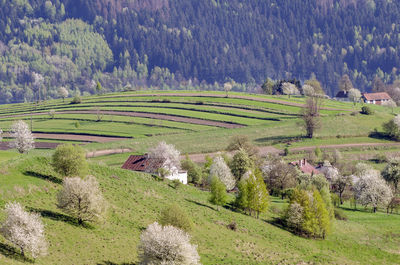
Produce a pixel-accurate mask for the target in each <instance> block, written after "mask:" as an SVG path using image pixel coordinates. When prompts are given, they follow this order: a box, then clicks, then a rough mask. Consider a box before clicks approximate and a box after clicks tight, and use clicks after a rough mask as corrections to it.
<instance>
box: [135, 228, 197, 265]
mask: <svg viewBox="0 0 400 265" xmlns="http://www.w3.org/2000/svg"><path fill="white" fill-rule="evenodd" d="M139 258H140V262H141V264H146V265H149V264H152V265H161V264H162V265H195V264H200V257H199V254H198V253H197V246H195V245H192V244H190V236H189V235H188V234H187V233H185V232H184V231H182V230H180V229H178V228H175V227H173V226H170V225H167V226H164V227H163V226H161V225H159V224H158V223H157V222H155V223H153V224H151V225H149V226H148V227H147V229H146V230H145V231H144V232H143V233H142V235H141V236H140V243H139Z"/></svg>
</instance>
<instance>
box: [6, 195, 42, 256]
mask: <svg viewBox="0 0 400 265" xmlns="http://www.w3.org/2000/svg"><path fill="white" fill-rule="evenodd" d="M5 213H6V220H5V222H4V223H3V224H2V227H1V229H0V231H1V234H2V235H3V236H4V237H5V238H6V239H7V240H9V241H10V242H11V243H13V244H14V245H16V246H17V247H19V248H20V249H21V253H22V255H24V254H25V252H30V253H31V255H32V257H34V258H36V257H38V256H43V255H46V254H47V242H46V239H45V236H44V225H43V223H42V221H41V220H40V216H39V214H36V213H28V212H26V211H24V209H23V207H22V206H21V205H20V204H19V203H15V202H13V203H8V204H7V205H6V207H5Z"/></svg>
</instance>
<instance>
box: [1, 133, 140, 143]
mask: <svg viewBox="0 0 400 265" xmlns="http://www.w3.org/2000/svg"><path fill="white" fill-rule="evenodd" d="M4 136H5V137H9V134H7V133H5V134H4ZM33 136H34V137H35V138H36V139H51V140H69V141H80V142H97V143H107V142H112V141H120V140H126V139H132V138H122V137H111V136H110V137H109V136H95V135H82V134H63V133H33Z"/></svg>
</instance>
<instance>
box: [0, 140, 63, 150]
mask: <svg viewBox="0 0 400 265" xmlns="http://www.w3.org/2000/svg"><path fill="white" fill-rule="evenodd" d="M8 144H9V143H8V142H1V143H0V150H9V149H11V148H10V146H9V145H8ZM60 144H61V143H45V142H41V143H35V148H38V149H54V148H56V147H57V146H58V145H60Z"/></svg>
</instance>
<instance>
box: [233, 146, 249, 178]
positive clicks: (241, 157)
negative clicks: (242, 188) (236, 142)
mask: <svg viewBox="0 0 400 265" xmlns="http://www.w3.org/2000/svg"><path fill="white" fill-rule="evenodd" d="M252 167H253V161H252V160H251V159H250V157H249V155H248V154H247V153H246V151H245V150H244V149H242V148H240V149H239V151H238V152H237V153H236V154H235V155H234V156H233V159H232V161H231V163H230V168H231V172H232V174H233V176H235V178H236V181H239V180H240V179H241V178H242V176H243V175H244V174H245V173H246V172H247V171H249V170H250V169H251V168H252Z"/></svg>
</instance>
